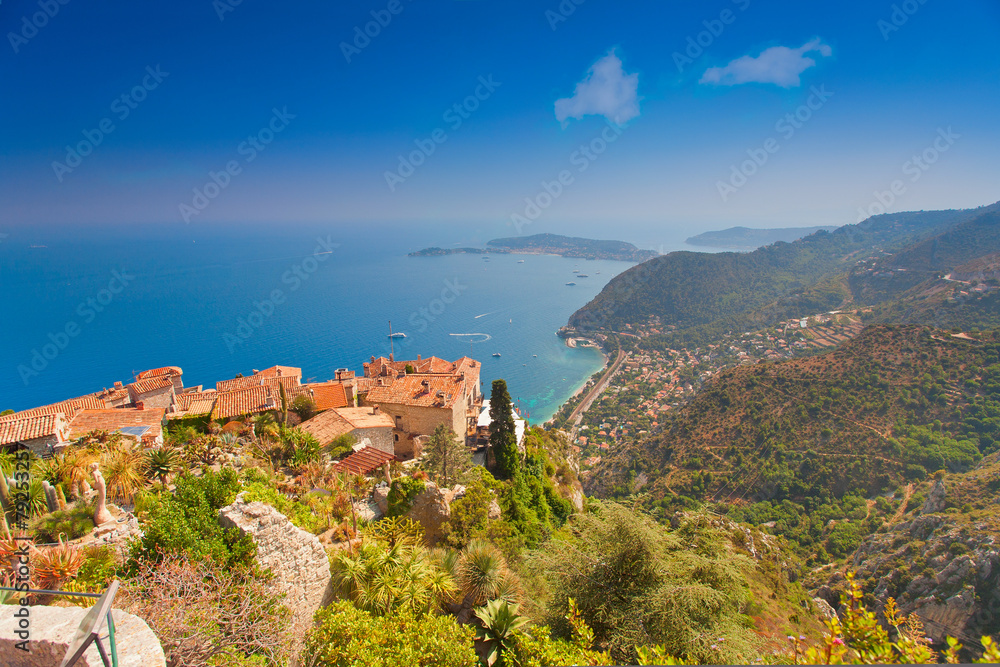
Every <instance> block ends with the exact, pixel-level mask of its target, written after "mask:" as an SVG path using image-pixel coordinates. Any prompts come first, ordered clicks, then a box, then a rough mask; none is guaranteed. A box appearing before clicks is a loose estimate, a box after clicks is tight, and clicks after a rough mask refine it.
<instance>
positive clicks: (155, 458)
mask: <svg viewBox="0 0 1000 667" xmlns="http://www.w3.org/2000/svg"><path fill="white" fill-rule="evenodd" d="M183 462H184V461H183V459H182V458H181V455H180V452H178V451H177V450H176V449H174V448H173V447H166V446H164V447H160V448H157V449H150V450H149V451H147V452H146V454H145V455H144V457H143V470H144V471H145V473H146V477H147V478H149V479H153V478H156V479H159V480H160V484H162V485H163V486H166V485H167V476H168V475H171V474H172V473H174V472H177V470H179V469H180V467H181V464H182V463H183Z"/></svg>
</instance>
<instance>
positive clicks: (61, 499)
mask: <svg viewBox="0 0 1000 667" xmlns="http://www.w3.org/2000/svg"><path fill="white" fill-rule="evenodd" d="M56 503H57V504H58V505H59V509H60V510H65V509H66V494H65V493H63V488H62V484H56Z"/></svg>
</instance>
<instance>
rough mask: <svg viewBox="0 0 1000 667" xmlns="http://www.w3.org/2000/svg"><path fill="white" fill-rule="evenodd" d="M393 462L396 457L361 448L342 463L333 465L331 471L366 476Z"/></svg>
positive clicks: (377, 450) (371, 448) (372, 448)
mask: <svg viewBox="0 0 1000 667" xmlns="http://www.w3.org/2000/svg"><path fill="white" fill-rule="evenodd" d="M395 460H396V457H395V456H394V455H392V454H390V453H388V452H383V451H382V450H381V449H375V448H374V447H362V448H361V449H359V450H358V451H356V452H354V453H353V454H351V455H350V456H348V457H347V458H346V459H344V460H343V461H339V462H337V463H335V464H334V466H333V469H334V470H335V471H337V472H349V473H354V474H361V475H367V474H368V473H370V472H371V471H373V470H377V469H378V468H381V467H382V466H383V465H385V464H386V463H388V462H389V461H395Z"/></svg>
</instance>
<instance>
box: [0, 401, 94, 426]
mask: <svg viewBox="0 0 1000 667" xmlns="http://www.w3.org/2000/svg"><path fill="white" fill-rule="evenodd" d="M110 407H113V406H111V405H109V404H108V403H107V402H105V401H104V400H102V399H100V398H97V397H96V396H81V397H79V398H71V399H69V400H66V401H62V402H60V403H52V404H51V405H43V406H41V407H37V408H31V409H30V410H22V411H21V412H15V413H13V414H10V415H5V416H3V417H0V422H2V421H10V420H14V419H23V418H25V417H37V416H39V415H54V414H56V413H58V412H61V413H63V414H64V415H65V416H66V419H73V417H75V416H76V413H78V412H79V411H80V410H103V409H105V408H110Z"/></svg>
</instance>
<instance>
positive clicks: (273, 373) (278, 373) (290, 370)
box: [254, 366, 302, 378]
mask: <svg viewBox="0 0 1000 667" xmlns="http://www.w3.org/2000/svg"><path fill="white" fill-rule="evenodd" d="M254 375H257V376H260V377H266V378H273V377H297V378H301V377H302V369H301V368H296V367H295V366H271V367H270V368H265V369H264V370H262V371H257V372H256V373H254Z"/></svg>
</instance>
